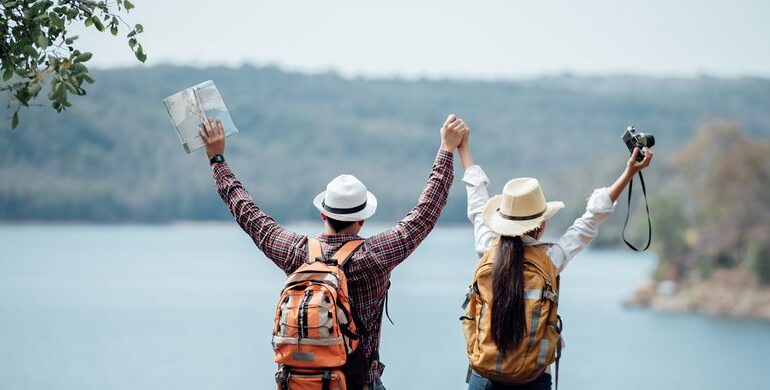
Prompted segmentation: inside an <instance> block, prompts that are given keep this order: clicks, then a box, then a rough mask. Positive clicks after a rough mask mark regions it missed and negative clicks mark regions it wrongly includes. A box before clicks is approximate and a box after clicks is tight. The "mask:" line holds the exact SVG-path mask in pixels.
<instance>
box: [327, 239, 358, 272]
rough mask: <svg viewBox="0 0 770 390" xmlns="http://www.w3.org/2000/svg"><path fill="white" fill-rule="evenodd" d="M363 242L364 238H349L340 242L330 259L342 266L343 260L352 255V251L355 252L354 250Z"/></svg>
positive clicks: (345, 260)
mask: <svg viewBox="0 0 770 390" xmlns="http://www.w3.org/2000/svg"><path fill="white" fill-rule="evenodd" d="M363 243H364V240H350V241H348V242H346V243H344V244H342V246H341V247H340V249H338V250H337V252H335V253H334V255H333V256H332V260H334V261H336V262H337V264H338V265H339V266H340V267H342V266H343V265H344V264H345V262H347V261H348V259H350V258H351V257H352V256H353V253H356V251H357V250H358V249H359V248H361V245H362V244H363Z"/></svg>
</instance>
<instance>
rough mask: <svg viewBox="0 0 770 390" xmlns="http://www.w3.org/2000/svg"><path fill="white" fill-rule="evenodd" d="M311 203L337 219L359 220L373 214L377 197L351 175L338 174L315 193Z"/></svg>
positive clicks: (328, 215)
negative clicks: (323, 189)
mask: <svg viewBox="0 0 770 390" xmlns="http://www.w3.org/2000/svg"><path fill="white" fill-rule="evenodd" d="M313 205H314V206H315V208H317V209H318V211H320V212H322V213H324V214H326V216H327V217H329V218H333V219H336V220H338V221H348V222H352V221H361V220H364V219H367V218H369V217H371V216H372V215H374V212H375V211H376V210H377V198H375V197H374V194H372V193H371V192H369V191H367V190H366V186H365V185H364V183H361V181H360V180H358V179H356V177H355V176H353V175H339V176H337V177H335V178H334V180H332V181H330V182H329V184H327V185H326V191H324V192H321V193H320V194H318V195H316V197H315V199H313Z"/></svg>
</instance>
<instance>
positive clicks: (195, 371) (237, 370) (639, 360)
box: [0, 224, 770, 390]
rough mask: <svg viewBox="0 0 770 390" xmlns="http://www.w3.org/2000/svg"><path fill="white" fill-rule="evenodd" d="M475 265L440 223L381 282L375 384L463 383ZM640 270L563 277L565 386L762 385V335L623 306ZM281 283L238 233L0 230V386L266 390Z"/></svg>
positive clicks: (612, 254) (758, 327)
mask: <svg viewBox="0 0 770 390" xmlns="http://www.w3.org/2000/svg"><path fill="white" fill-rule="evenodd" d="M296 228H297V229H298V230H300V231H311V232H314V231H316V227H314V226H297V227H296ZM372 230H376V229H372ZM475 261H476V259H475V258H474V255H473V250H472V239H471V230H470V228H439V229H437V230H436V231H435V232H434V233H433V234H432V235H431V236H430V237H429V238H428V239H427V240H426V241H425V243H424V244H423V245H422V246H421V247H420V248H419V249H418V250H417V251H416V252H415V253H414V254H413V255H412V257H411V258H410V259H408V260H407V261H406V262H405V263H404V264H402V265H401V266H400V267H399V268H398V269H397V270H396V271H395V272H394V273H393V277H392V281H393V287H392V288H391V295H390V313H391V316H392V317H393V319H394V321H395V323H396V324H395V326H391V325H390V324H389V323H387V324H386V325H385V326H384V330H383V337H382V338H383V339H382V351H381V356H382V359H383V361H384V362H385V364H386V366H387V368H386V370H385V373H384V375H383V381H384V383H385V385H386V386H387V387H388V389H391V390H393V389H396V390H398V389H464V388H466V386H465V384H464V378H465V370H466V367H467V361H466V357H465V354H464V348H465V347H464V341H463V338H462V334H461V331H460V324H459V321H458V317H459V315H460V314H461V310H460V307H459V305H460V303H461V301H462V298H463V292H464V289H465V287H466V284H467V282H468V280H469V278H470V274H471V272H472V270H473V267H474V265H475ZM653 262H654V257H653V256H652V255H648V254H643V255H638V254H633V253H632V252H629V251H587V252H584V253H583V254H581V255H580V256H579V257H577V258H576V259H575V260H574V262H573V263H572V264H570V266H569V267H568V268H567V270H566V271H565V272H564V274H563V276H562V296H561V304H560V312H561V315H562V317H563V318H564V323H565V339H566V344H567V347H566V349H565V350H564V355H563V358H562V367H561V379H560V385H561V386H562V388H564V389H600V390H601V389H737V388H747V389H748V388H752V389H760V388H762V389H770V377H769V376H768V375H767V374H766V373H765V372H764V370H765V369H766V366H767V362H768V360H767V351H768V348H769V347H770V325H769V324H766V323H762V322H756V321H738V320H727V319H715V318H708V317H703V316H696V315H675V314H662V313H655V312H651V311H644V310H628V309H624V308H623V307H622V306H621V304H620V302H621V301H622V299H623V298H624V297H626V296H627V295H628V294H629V293H630V292H631V291H632V290H633V289H634V287H635V286H637V285H638V284H639V283H640V282H642V281H643V280H644V279H645V278H646V276H647V275H648V274H649V271H650V269H651V268H652V266H653ZM283 280H284V275H283V274H282V273H281V272H280V271H279V270H278V269H277V268H276V267H275V266H274V265H273V264H272V263H270V262H269V261H267V260H266V259H265V258H264V257H263V256H262V255H261V253H259V251H257V250H256V248H255V247H254V246H253V244H252V243H251V241H250V240H249V239H248V237H246V236H245V235H244V234H243V233H242V232H241V231H240V230H239V228H238V227H237V226H236V225H235V224H200V225H171V226H45V225H4V226H0V389H2V390H28V389H29V390H32V389H35V390H37V389H57V390H69V389H71V390H90V389H94V390H96V389H99V390H102V389H110V390H122V389H126V390H129V389H131V390H135V389H141V390H151V389H158V390H160V389H163V390H176V389H272V388H275V387H274V384H273V379H272V378H273V372H274V369H275V366H274V364H273V362H272V351H271V347H270V334H271V327H272V321H273V309H274V304H275V301H276V299H277V297H278V292H279V290H280V286H281V284H282V282H283Z"/></svg>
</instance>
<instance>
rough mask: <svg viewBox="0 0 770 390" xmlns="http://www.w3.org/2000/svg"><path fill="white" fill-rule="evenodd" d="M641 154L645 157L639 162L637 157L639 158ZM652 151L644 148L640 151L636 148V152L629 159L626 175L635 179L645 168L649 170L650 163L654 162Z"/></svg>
mask: <svg viewBox="0 0 770 390" xmlns="http://www.w3.org/2000/svg"><path fill="white" fill-rule="evenodd" d="M639 153H642V155H643V156H644V159H642V160H641V161H637V160H636V159H637V157H638V156H639ZM652 154H653V153H652V149H650V148H647V147H645V148H643V149H641V150H639V148H634V151H633V152H632V153H631V157H630V158H629V159H628V162H627V163H626V172H625V173H626V174H627V175H628V176H629V177H634V175H636V174H637V173H639V171H641V170H642V169H644V168H647V167H648V166H650V161H652Z"/></svg>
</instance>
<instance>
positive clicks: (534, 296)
mask: <svg viewBox="0 0 770 390" xmlns="http://www.w3.org/2000/svg"><path fill="white" fill-rule="evenodd" d="M498 247H499V240H496V241H494V242H493V244H492V246H491V248H490V249H489V251H487V253H486V254H484V256H483V257H482V258H481V260H480V261H479V264H478V266H476V271H475V272H474V274H473V279H472V281H471V284H470V286H468V293H467V294H466V298H465V302H464V303H463V305H462V308H463V310H466V313H465V315H463V316H462V317H460V320H461V322H462V326H463V333H464V334H465V341H466V345H467V352H468V361H469V363H470V368H469V371H468V373H469V374H470V369H473V370H474V371H476V372H477V373H478V374H479V375H482V376H484V377H486V378H488V379H490V380H493V381H495V382H501V383H510V384H516V383H527V382H531V381H533V380H535V379H536V378H537V377H538V376H540V375H541V374H542V373H543V372H545V370H546V368H548V366H549V365H551V363H553V362H554V361H556V385H557V387H558V383H559V382H558V375H559V364H558V359H559V355H561V329H562V325H561V318H560V317H559V316H558V314H557V313H556V310H557V307H558V303H559V276H558V271H557V269H556V267H555V266H554V265H553V263H552V262H551V259H550V258H549V257H548V255H547V253H546V251H547V250H548V246H547V245H538V246H524V289H525V291H524V292H525V298H526V303H525V314H526V333H525V336H524V339H523V340H522V342H521V344H519V346H517V347H516V348H515V349H514V350H513V351H512V352H509V353H507V354H501V353H499V351H498V348H497V345H495V343H494V341H493V340H492V332H491V323H492V321H491V319H492V315H491V309H492V300H493V299H494V297H493V296H492V270H493V268H494V259H495V258H496V253H497V250H498Z"/></svg>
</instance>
